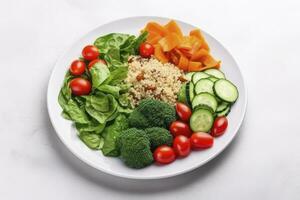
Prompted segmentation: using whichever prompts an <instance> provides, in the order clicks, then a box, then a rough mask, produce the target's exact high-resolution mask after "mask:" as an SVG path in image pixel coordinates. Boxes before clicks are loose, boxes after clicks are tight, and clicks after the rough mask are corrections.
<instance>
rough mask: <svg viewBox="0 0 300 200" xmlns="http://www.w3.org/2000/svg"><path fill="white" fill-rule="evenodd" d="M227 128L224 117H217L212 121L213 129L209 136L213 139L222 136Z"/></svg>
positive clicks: (226, 121)
mask: <svg viewBox="0 0 300 200" xmlns="http://www.w3.org/2000/svg"><path fill="white" fill-rule="evenodd" d="M227 126H228V120H227V118H226V117H225V116H222V117H217V118H216V119H215V121H214V125H213V128H212V129H211V132H210V134H211V135H212V136H214V137H218V136H220V135H223V134H224V132H225V131H226V129H227Z"/></svg>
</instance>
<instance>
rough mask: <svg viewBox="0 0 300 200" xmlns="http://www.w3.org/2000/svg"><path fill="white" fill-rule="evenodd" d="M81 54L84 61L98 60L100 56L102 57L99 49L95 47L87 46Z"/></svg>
mask: <svg viewBox="0 0 300 200" xmlns="http://www.w3.org/2000/svg"><path fill="white" fill-rule="evenodd" d="M81 54H82V56H83V58H84V59H86V60H89V61H91V60H95V59H97V58H98V56H99V55H100V53H99V51H98V49H97V47H95V46H94V45H87V46H86V47H84V48H83V49H82V53H81Z"/></svg>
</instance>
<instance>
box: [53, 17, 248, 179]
mask: <svg viewBox="0 0 300 200" xmlns="http://www.w3.org/2000/svg"><path fill="white" fill-rule="evenodd" d="M134 18H145V19H149V20H155V19H158V20H162V19H163V20H171V19H172V20H175V21H177V22H180V23H184V24H188V25H191V26H194V25H193V24H190V23H187V22H184V21H182V20H178V19H176V18H169V17H159V16H132V17H124V18H118V19H115V20H111V21H108V22H106V23H103V24H100V25H97V26H96V27H94V28H93V29H91V30H89V31H87V32H86V33H84V34H83V35H81V36H80V37H78V38H77V39H75V40H74V41H73V42H71V44H70V45H68V47H67V48H66V49H65V50H64V51H63V53H62V54H61V56H59V57H58V58H57V60H56V62H55V63H54V67H53V69H52V70H51V75H50V78H49V81H48V86H47V112H48V115H49V119H50V122H51V124H52V126H53V128H54V130H55V132H56V136H57V137H58V138H59V140H60V141H61V142H62V143H63V144H64V145H65V146H66V147H67V149H68V150H69V151H70V152H71V153H72V154H73V155H74V156H75V157H76V158H77V159H79V160H80V161H82V162H83V163H85V164H87V165H88V166H89V167H92V168H94V169H96V170H97V171H98V170H99V171H101V172H103V173H106V174H109V175H113V176H115V177H121V178H126V179H136V180H154V179H164V178H169V177H174V176H178V175H181V174H185V173H188V172H191V171H193V170H195V169H197V168H199V167H201V166H203V165H205V164H206V163H208V162H209V161H211V160H213V159H214V158H216V157H217V156H218V155H220V154H221V153H222V152H223V151H224V150H225V149H226V148H227V147H228V145H229V144H231V143H232V141H233V140H234V138H235V137H236V136H237V134H238V131H239V129H240V127H241V125H242V123H243V121H244V119H245V115H246V112H247V104H248V89H247V86H246V84H245V83H246V81H245V78H244V76H243V71H242V70H241V68H240V67H239V66H240V65H239V64H238V62H237V61H236V59H235V58H234V57H233V56H232V54H231V52H230V51H229V50H228V49H227V48H226V47H225V46H224V45H223V44H222V43H221V42H220V41H219V40H217V39H216V38H215V37H214V36H213V35H211V34H209V33H207V32H206V31H203V30H202V29H201V31H203V32H204V33H206V34H208V35H209V36H211V37H212V38H213V39H214V40H215V41H217V42H218V43H219V44H220V45H221V46H222V47H223V48H224V49H225V50H226V51H227V52H228V53H229V54H230V56H231V58H232V60H233V61H234V63H235V64H236V65H237V67H238V69H239V71H240V74H241V79H242V81H243V86H244V88H243V89H244V98H245V101H244V103H243V104H242V109H243V113H242V118H241V119H240V120H239V123H238V124H237V126H236V128H235V129H234V130H233V132H234V134H233V136H232V137H231V138H229V139H228V140H227V141H226V144H225V145H224V146H223V147H222V148H221V149H219V150H218V151H216V152H215V153H214V154H212V155H211V156H210V157H208V158H207V159H206V160H203V161H202V162H201V163H199V164H196V165H194V166H193V167H190V168H187V169H186V170H181V171H178V172H176V173H174V172H173V173H170V174H165V175H161V176H153V177H141V176H134V175H129V174H127V175H124V174H123V173H118V172H115V171H110V170H107V169H105V168H103V167H101V166H98V165H96V164H94V163H93V162H91V161H90V160H89V159H87V158H85V157H83V156H81V155H79V154H78V153H77V152H76V151H74V150H73V149H72V148H70V147H69V144H67V142H66V141H65V140H64V139H63V138H62V136H61V135H60V134H58V128H57V126H56V124H55V123H54V121H53V118H52V117H51V111H50V87H51V86H50V83H51V81H52V79H53V78H54V72H55V69H56V68H57V67H58V63H59V62H60V61H61V60H62V59H63V58H64V57H65V56H66V55H67V53H68V52H69V51H70V50H71V47H72V46H74V45H75V44H76V43H77V42H78V41H80V40H82V39H83V38H84V37H85V36H86V35H88V34H89V33H91V32H93V31H95V30H96V29H98V28H99V27H101V26H105V25H108V24H110V23H116V22H118V21H123V20H130V19H134ZM194 27H197V28H198V26H194Z"/></svg>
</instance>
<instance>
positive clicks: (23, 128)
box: [0, 0, 300, 200]
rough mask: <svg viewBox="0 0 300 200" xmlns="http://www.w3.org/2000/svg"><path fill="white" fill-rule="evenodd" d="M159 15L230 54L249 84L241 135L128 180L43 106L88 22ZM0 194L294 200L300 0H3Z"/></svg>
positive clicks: (299, 173) (299, 145)
mask: <svg viewBox="0 0 300 200" xmlns="http://www.w3.org/2000/svg"><path fill="white" fill-rule="evenodd" d="M138 15H157V16H165V17H171V18H177V19H180V20H183V21H186V22H189V23H191V24H195V25H198V26H199V27H201V28H202V29H204V30H206V31H207V32H209V33H210V34H212V35H213V36H215V37H216V38H217V39H218V40H219V41H221V42H222V43H223V44H224V45H225V46H226V47H227V48H228V49H229V50H230V51H231V53H232V54H233V55H234V57H235V58H236V60H237V61H238V63H239V64H240V67H241V69H242V71H243V74H244V77H245V80H246V84H247V87H248V95H249V98H248V100H249V101H248V110H247V114H246V118H245V120H244V124H243V126H242V128H241V129H240V131H239V135H238V137H237V138H236V139H235V140H234V142H233V143H232V144H231V145H230V147H229V148H228V149H226V150H225V151H224V152H223V153H222V154H221V155H220V156H218V157H217V158H216V159H214V160H213V161H211V162H209V163H208V164H206V165H205V166H203V167H201V168H199V169H197V170H194V171H192V172H191V173H188V174H184V175H181V176H178V177H175V178H169V179H165V180H158V181H153V180H152V181H134V180H127V179H121V178H116V177H112V176H110V175H106V174H103V173H100V172H97V171H95V170H94V169H92V168H90V167H88V166H87V165H86V164H84V163H82V162H81V161H79V160H78V159H77V158H75V157H74V156H73V155H72V154H71V153H70V152H69V151H68V150H67V149H66V148H65V147H64V146H63V144H62V143H61V142H60V141H59V140H58V138H57V136H56V134H55V132H54V130H53V128H52V125H51V124H50V121H49V118H48V114H47V109H46V88H47V84H48V79H49V76H50V73H51V70H52V68H53V66H54V63H55V61H56V60H57V59H58V57H59V56H60V55H61V54H62V52H63V51H65V50H66V48H67V47H68V46H69V45H70V44H72V43H73V42H74V41H76V39H77V38H79V37H80V36H81V35H83V34H85V33H86V32H88V31H89V30H91V29H93V28H94V27H96V26H98V25H100V24H103V23H106V22H109V21H112V20H114V19H119V18H123V17H128V16H138ZM0 27H1V28H0V58H1V59H0V69H1V78H0V91H1V103H0V124H1V125H0V135H1V139H0V144H1V145H0V158H1V161H0V199H1V200H10V199H13V200H14V199H17V200H19V199H26V200H27V199H30V200H35V199H43V200H48V199H49V200H54V199H55V200H56V199H64V200H66V199H72V200H77V199H78V200H79V199H84V200H89V199H130V200H133V199H151V200H152V199H166V200H167V199H172V200H173V199H196V198H197V199H205V200H210V199H222V200H223V199H243V200H246V199H249V200H250V199H251V200H253V199H264V200H266V199H272V200H274V199H276V200H277V199H289V200H293V199H300V131H299V127H300V123H299V120H300V119H299V113H300V109H299V103H300V95H299V92H300V83H299V80H300V65H299V57H300V49H299V46H300V1H297V0H294V1H292V0H284V1H276V0H272V1H271V0H270V1H262V0H256V1H254V0H248V1H243V0H240V1H234V0H223V1H216V0H210V1H196V0H184V1H183V0H181V1H180V0H172V1H167V0H165V1H163V0H148V1H141V0H139V1H138V0H135V1H129V0H126V1H125V0H123V1H121V0H119V1H117V0H106V1H104V0H89V1H83V0H51V1H50V0H48V1H38V0H36V1H35V0H26V1H21V0H8V1H1V3H0Z"/></svg>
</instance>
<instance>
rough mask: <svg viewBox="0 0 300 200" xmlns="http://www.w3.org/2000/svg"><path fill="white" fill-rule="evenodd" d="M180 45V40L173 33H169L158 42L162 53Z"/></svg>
mask: <svg viewBox="0 0 300 200" xmlns="http://www.w3.org/2000/svg"><path fill="white" fill-rule="evenodd" d="M179 43H180V38H179V37H178V36H177V35H176V34H175V33H170V34H168V35H167V36H165V37H163V38H162V39H160V40H159V41H158V44H160V46H161V47H162V49H163V51H164V52H166V51H171V50H172V49H174V48H175V47H176V46H177V45H178V44H179Z"/></svg>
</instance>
